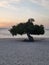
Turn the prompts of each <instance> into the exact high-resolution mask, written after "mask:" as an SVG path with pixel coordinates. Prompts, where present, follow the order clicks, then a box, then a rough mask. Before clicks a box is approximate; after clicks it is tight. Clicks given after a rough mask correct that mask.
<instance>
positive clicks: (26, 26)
mask: <svg viewBox="0 0 49 65" xmlns="http://www.w3.org/2000/svg"><path fill="white" fill-rule="evenodd" d="M34 21H35V20H34V19H33V18H30V19H28V21H27V22H26V23H20V24H18V25H14V26H12V28H11V29H10V30H9V31H10V33H11V34H12V35H13V36H14V35H17V34H20V35H23V34H27V36H28V40H30V41H34V39H33V37H31V34H32V35H43V34H44V26H43V25H34V24H33V22H34Z"/></svg>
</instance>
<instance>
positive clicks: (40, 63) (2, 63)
mask: <svg viewBox="0 0 49 65" xmlns="http://www.w3.org/2000/svg"><path fill="white" fill-rule="evenodd" d="M38 40H39V39H38ZM38 40H36V41H35V42H22V41H20V40H16V39H0V65H49V39H40V40H39V41H38Z"/></svg>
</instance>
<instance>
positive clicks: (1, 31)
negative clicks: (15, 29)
mask: <svg viewBox="0 0 49 65" xmlns="http://www.w3.org/2000/svg"><path fill="white" fill-rule="evenodd" d="M32 36H33V37H45V38H49V30H45V34H44V35H32ZM0 38H27V35H26V34H25V35H22V36H21V35H17V36H14V37H13V36H12V35H11V33H10V32H9V28H0Z"/></svg>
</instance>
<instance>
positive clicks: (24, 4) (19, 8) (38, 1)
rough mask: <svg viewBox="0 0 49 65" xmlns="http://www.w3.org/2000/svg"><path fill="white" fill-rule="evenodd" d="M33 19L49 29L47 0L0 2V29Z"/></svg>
mask: <svg viewBox="0 0 49 65" xmlns="http://www.w3.org/2000/svg"><path fill="white" fill-rule="evenodd" d="M29 18H34V19H35V22H34V23H35V24H39V25H40V24H43V25H44V26H45V28H49V0H0V27H10V26H12V25H15V24H18V23H20V22H27V20H28V19H29Z"/></svg>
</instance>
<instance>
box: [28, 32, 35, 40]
mask: <svg viewBox="0 0 49 65" xmlns="http://www.w3.org/2000/svg"><path fill="white" fill-rule="evenodd" d="M27 36H28V38H29V41H34V39H33V37H32V36H30V34H29V33H27Z"/></svg>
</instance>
